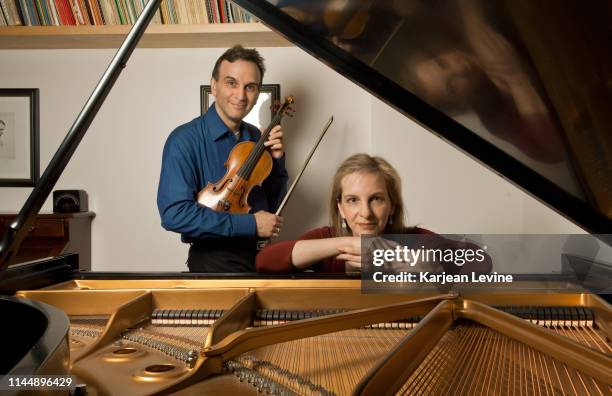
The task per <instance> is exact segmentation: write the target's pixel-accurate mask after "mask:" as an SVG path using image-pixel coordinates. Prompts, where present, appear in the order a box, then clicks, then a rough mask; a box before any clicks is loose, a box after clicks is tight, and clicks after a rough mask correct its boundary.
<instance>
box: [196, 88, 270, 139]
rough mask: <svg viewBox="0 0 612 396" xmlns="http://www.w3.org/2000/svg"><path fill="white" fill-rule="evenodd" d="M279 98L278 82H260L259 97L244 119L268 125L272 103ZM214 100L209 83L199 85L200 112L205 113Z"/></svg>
mask: <svg viewBox="0 0 612 396" xmlns="http://www.w3.org/2000/svg"><path fill="white" fill-rule="evenodd" d="M279 99H280V84H262V86H261V88H260V90H259V98H258V99H257V103H255V106H253V109H252V110H251V112H250V113H249V114H247V116H246V117H244V120H245V121H246V122H248V123H249V124H253V125H255V126H256V127H257V128H261V127H262V126H263V127H266V126H268V124H269V123H270V121H272V117H273V116H274V112H273V110H272V104H273V103H276V102H277V101H278V100H279ZM214 101H215V97H214V96H212V94H211V89H210V85H201V86H200V108H201V114H205V113H206V111H207V110H208V108H209V107H210V106H211V105H212V104H213V102H214Z"/></svg>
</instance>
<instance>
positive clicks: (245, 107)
mask: <svg viewBox="0 0 612 396" xmlns="http://www.w3.org/2000/svg"><path fill="white" fill-rule="evenodd" d="M264 71H265V67H264V64H263V59H262V57H261V56H260V55H259V53H258V52H257V50H255V49H245V48H243V47H241V46H238V45H237V46H234V47H232V48H230V49H228V50H227V51H226V52H225V53H224V54H223V55H221V57H220V58H219V59H218V60H217V62H216V64H215V67H214V69H213V72H212V78H211V91H212V94H213V95H214V96H215V102H214V103H213V104H212V105H211V106H210V108H209V109H208V111H207V112H206V114H204V115H203V116H200V117H198V118H195V119H194V120H192V121H191V122H189V123H187V124H184V125H181V126H179V127H177V128H176V129H175V130H174V131H173V132H172V133H171V134H170V136H169V137H168V139H167V141H166V144H165V146H164V152H163V158H162V169H161V175H160V181H159V188H158V192H157V206H158V209H159V213H160V216H161V221H162V226H163V227H164V228H165V229H167V230H169V231H174V232H178V233H180V234H181V240H182V241H183V242H185V243H190V244H191V247H190V249H189V257H188V260H187V265H188V267H189V270H190V271H191V272H255V255H256V244H257V238H270V237H276V236H278V233H279V231H280V226H281V225H282V221H283V220H282V218H281V217H279V216H276V215H275V214H273V213H271V212H274V211H275V210H276V208H277V206H278V205H279V204H280V202H281V200H282V198H283V196H284V194H285V192H286V186H287V179H288V176H287V171H286V169H285V158H284V155H285V154H284V151H283V130H282V127H281V126H280V125H277V126H275V127H274V128H273V129H272V130H271V132H270V135H269V139H268V140H267V141H266V142H265V143H264V145H265V146H266V147H267V148H268V150H269V152H270V154H271V156H272V170H271V172H270V175H269V176H268V177H267V178H266V179H265V181H264V182H263V184H262V186H261V187H258V186H255V187H254V188H253V189H252V190H251V192H250V194H249V195H248V204H249V205H250V206H251V208H252V209H251V213H245V214H241V213H231V212H226V211H218V210H213V209H211V208H208V207H206V206H203V205H200V204H198V202H197V201H196V195H197V194H198V192H199V191H200V190H202V189H203V188H205V187H206V186H207V184H209V183H215V182H216V181H218V180H221V179H222V178H223V177H224V174H225V173H226V168H225V163H226V161H227V160H228V157H229V155H230V152H231V150H232V148H233V147H234V146H235V145H236V144H237V143H239V142H244V141H253V142H257V140H258V139H259V138H260V136H261V133H260V131H259V130H258V129H257V128H256V127H255V126H253V125H251V124H248V123H246V122H244V121H243V118H244V117H245V116H246V115H247V114H248V113H249V111H251V109H252V108H253V106H254V105H255V103H256V102H257V98H258V96H259V88H260V86H261V83H262V79H263V74H264Z"/></svg>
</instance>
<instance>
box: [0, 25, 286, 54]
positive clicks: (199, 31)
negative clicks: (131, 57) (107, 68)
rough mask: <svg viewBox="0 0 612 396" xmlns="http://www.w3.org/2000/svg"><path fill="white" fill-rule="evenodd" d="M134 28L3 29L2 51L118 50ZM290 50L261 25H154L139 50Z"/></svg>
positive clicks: (20, 27) (281, 38) (25, 27)
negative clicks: (232, 48)
mask: <svg viewBox="0 0 612 396" xmlns="http://www.w3.org/2000/svg"><path fill="white" fill-rule="evenodd" d="M130 28H131V26H127V25H109V26H8V27H0V49H69V48H118V47H119V45H121V43H122V42H123V39H124V38H125V35H126V34H127V33H128V31H129V29H130ZM236 43H240V44H242V45H244V46H249V47H291V46H293V44H291V43H290V42H289V41H287V40H285V39H284V38H283V37H281V36H280V35H278V34H276V33H274V32H273V31H271V30H270V29H269V28H267V27H266V26H264V25H263V24H261V23H215V24H206V25H162V24H151V25H149V27H148V28H147V31H146V32H145V34H144V36H143V37H142V40H141V41H140V42H139V44H138V47H139V48H225V47H230V46H232V45H234V44H236Z"/></svg>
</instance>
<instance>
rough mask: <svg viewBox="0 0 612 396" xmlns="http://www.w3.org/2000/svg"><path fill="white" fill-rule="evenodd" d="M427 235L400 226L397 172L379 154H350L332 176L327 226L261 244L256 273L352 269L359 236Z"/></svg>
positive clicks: (401, 211) (356, 261)
mask: <svg viewBox="0 0 612 396" xmlns="http://www.w3.org/2000/svg"><path fill="white" fill-rule="evenodd" d="M380 234H433V233H432V232H431V231H428V230H425V229H422V228H418V227H406V226H405V225H404V204H403V200H402V194H401V181H400V177H399V175H398V173H397V171H396V170H395V169H394V168H393V167H392V166H391V165H390V164H389V163H388V162H387V161H385V160H384V159H383V158H380V157H373V156H370V155H368V154H355V155H353V156H351V157H349V158H347V159H346V160H345V161H344V162H343V163H342V164H341V165H340V167H339V168H338V170H337V171H336V174H335V175H334V179H333V184H332V194H331V199H330V226H327V227H321V228H316V229H314V230H310V231H308V232H306V233H305V234H303V235H302V236H300V237H299V238H298V239H297V240H293V241H283V242H279V243H275V244H272V245H269V246H268V247H266V248H265V249H263V250H262V251H261V252H260V253H259V254H258V255H257V259H256V266H257V270H258V271H260V272H293V271H300V270H304V269H307V268H312V269H313V270H314V271H316V272H335V273H344V272H353V271H358V270H359V269H360V268H361V235H380Z"/></svg>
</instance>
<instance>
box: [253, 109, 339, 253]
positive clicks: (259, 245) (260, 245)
mask: <svg viewBox="0 0 612 396" xmlns="http://www.w3.org/2000/svg"><path fill="white" fill-rule="evenodd" d="M332 122H334V116H333V115H332V116H331V117H329V120H328V121H327V123H326V124H325V127H323V130H322V131H321V134H320V135H319V138H318V139H317V141H316V143H315V144H314V146H313V147H312V149H311V150H310V153H308V156H307V157H306V160H305V161H304V165H302V169H301V170H300V173H298V175H297V176H296V177H295V180H293V183H291V186H290V187H289V190H287V194H285V197H284V198H283V201H282V202H281V203H280V205H279V206H278V209H276V213H275V214H276V215H277V216H280V214H281V212H282V211H283V208H284V207H285V205H286V204H287V201H289V197H291V193H293V190H294V189H295V186H296V185H297V184H298V182H299V181H300V178H301V177H302V174H303V173H304V171H305V170H306V167H307V166H308V163H309V162H310V159H311V158H312V155H313V154H314V152H315V151H316V150H317V147H319V143H321V140H323V136H325V132H327V130H328V129H329V127H330V126H331V124H332ZM269 244H270V238H266V239H259V240H258V241H257V250H261V249H263V248H264V247H266V246H268V245H269Z"/></svg>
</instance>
